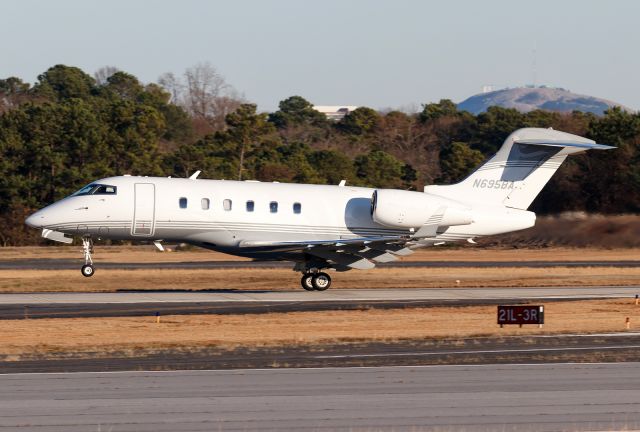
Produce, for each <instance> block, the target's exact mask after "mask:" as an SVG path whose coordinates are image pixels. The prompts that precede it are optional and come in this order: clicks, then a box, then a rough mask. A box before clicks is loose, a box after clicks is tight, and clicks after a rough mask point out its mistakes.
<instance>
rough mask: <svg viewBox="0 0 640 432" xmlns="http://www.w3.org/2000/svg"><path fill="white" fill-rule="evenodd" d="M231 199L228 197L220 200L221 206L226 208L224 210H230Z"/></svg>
mask: <svg viewBox="0 0 640 432" xmlns="http://www.w3.org/2000/svg"><path fill="white" fill-rule="evenodd" d="M231 205H232V203H231V200H230V199H226V200H224V201H223V202H222V207H223V208H224V209H225V210H226V211H231Z"/></svg>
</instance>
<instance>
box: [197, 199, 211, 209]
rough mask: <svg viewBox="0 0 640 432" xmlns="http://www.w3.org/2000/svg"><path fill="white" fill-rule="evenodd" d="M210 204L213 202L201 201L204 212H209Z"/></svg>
mask: <svg viewBox="0 0 640 432" xmlns="http://www.w3.org/2000/svg"><path fill="white" fill-rule="evenodd" d="M210 204H211V201H209V198H202V199H201V200H200V205H201V206H202V210H209V205H210Z"/></svg>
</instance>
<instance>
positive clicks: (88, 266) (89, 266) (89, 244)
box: [80, 237, 95, 277]
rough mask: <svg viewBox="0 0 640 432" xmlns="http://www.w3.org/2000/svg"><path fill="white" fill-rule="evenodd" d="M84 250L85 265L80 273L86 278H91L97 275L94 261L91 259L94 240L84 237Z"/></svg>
mask: <svg viewBox="0 0 640 432" xmlns="http://www.w3.org/2000/svg"><path fill="white" fill-rule="evenodd" d="M82 250H83V252H84V265H83V266H82V268H81V269H80V272H81V273H82V276H84V277H91V276H93V273H95V269H94V268H93V260H92V259H91V254H92V253H93V240H92V239H91V237H82Z"/></svg>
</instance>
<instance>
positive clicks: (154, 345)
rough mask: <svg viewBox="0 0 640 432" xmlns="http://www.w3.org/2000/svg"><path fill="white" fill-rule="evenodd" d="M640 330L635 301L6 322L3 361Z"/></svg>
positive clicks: (1, 324)
mask: <svg viewBox="0 0 640 432" xmlns="http://www.w3.org/2000/svg"><path fill="white" fill-rule="evenodd" d="M627 317H629V318H630V320H631V329H630V331H639V330H640V306H635V304H634V300H633V299H623V300H621V299H618V300H593V301H567V302H552V303H547V304H546V305H545V325H544V327H543V328H542V329H539V328H538V327H537V326H524V327H523V328H519V327H517V326H506V327H505V328H502V329H501V328H499V326H498V325H497V324H496V307H495V306H469V307H433V308H407V309H391V310H365V311H331V312H293V313H269V314H256V315H191V316H166V317H161V322H160V323H159V324H157V323H156V321H155V320H156V318H155V317H154V316H149V317H135V318H81V319H37V320H33V319H32V320H4V321H0V356H2V357H4V358H5V360H12V359H13V360H15V359H18V358H20V356H23V355H28V356H34V355H40V356H44V357H46V356H47V355H48V354H50V355H57V356H59V355H60V353H64V352H68V353H75V355H77V353H83V352H84V353H87V355H91V356H100V355H102V354H105V353H109V352H114V351H119V352H124V353H127V352H128V353H130V354H131V355H134V354H135V353H136V352H137V351H139V350H147V351H148V350H154V349H176V350H189V349H193V348H198V347H207V346H215V347H222V348H229V349H231V348H235V347H238V346H243V347H252V346H253V347H261V346H285V345H287V346H290V345H310V344H320V343H340V342H352V341H370V342H375V341H397V340H402V339H415V340H420V339H437V338H463V337H477V336H506V335H540V334H557V333H601V332H619V331H627V330H626V324H625V321H626V318H627Z"/></svg>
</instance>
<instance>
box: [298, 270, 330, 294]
mask: <svg viewBox="0 0 640 432" xmlns="http://www.w3.org/2000/svg"><path fill="white" fill-rule="evenodd" d="M300 284H301V285H302V288H304V289H305V290H307V291H324V290H326V289H328V288H329V287H330V286H331V276H329V275H328V274H326V273H323V272H319V273H305V274H303V275H302V279H300Z"/></svg>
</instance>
